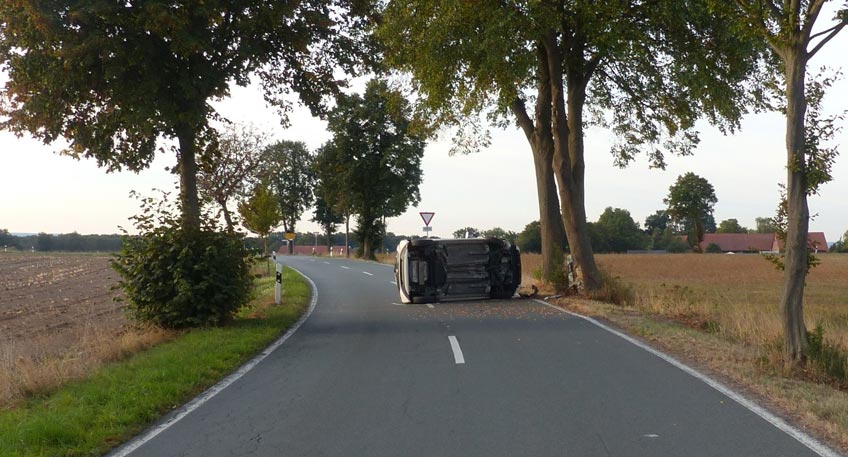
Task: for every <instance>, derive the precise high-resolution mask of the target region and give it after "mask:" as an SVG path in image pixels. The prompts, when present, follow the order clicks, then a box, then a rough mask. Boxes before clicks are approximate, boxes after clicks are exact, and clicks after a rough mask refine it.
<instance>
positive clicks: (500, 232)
mask: <svg viewBox="0 0 848 457" xmlns="http://www.w3.org/2000/svg"><path fill="white" fill-rule="evenodd" d="M480 236H482V237H483V238H499V239H502V240H507V241H509V242H510V243H514V242H515V240H516V239H517V238H518V234H517V233H515V232H513V231H511V230H510V231H506V230H504V229H502V228H500V227H495V228H490V229H489V230H483V232H482V233H480Z"/></svg>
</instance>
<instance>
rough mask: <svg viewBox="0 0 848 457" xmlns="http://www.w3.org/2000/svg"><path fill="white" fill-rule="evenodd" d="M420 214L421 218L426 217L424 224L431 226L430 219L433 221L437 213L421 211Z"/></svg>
mask: <svg viewBox="0 0 848 457" xmlns="http://www.w3.org/2000/svg"><path fill="white" fill-rule="evenodd" d="M418 214H420V215H421V219H424V225H426V226H427V227H429V226H430V221H432V220H433V216H435V215H436V213H430V212H420V213H418Z"/></svg>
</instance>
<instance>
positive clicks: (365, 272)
mask: <svg viewBox="0 0 848 457" xmlns="http://www.w3.org/2000/svg"><path fill="white" fill-rule="evenodd" d="M362 274H366V275H368V276H374V274H373V273H368V272H367V271H363V272H362Z"/></svg>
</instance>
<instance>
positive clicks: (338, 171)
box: [318, 79, 426, 258]
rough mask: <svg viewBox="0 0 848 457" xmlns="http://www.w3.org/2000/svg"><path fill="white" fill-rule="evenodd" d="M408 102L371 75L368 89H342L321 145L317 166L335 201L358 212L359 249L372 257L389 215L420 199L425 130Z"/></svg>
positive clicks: (352, 212) (397, 214)
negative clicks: (419, 126) (420, 129)
mask: <svg viewBox="0 0 848 457" xmlns="http://www.w3.org/2000/svg"><path fill="white" fill-rule="evenodd" d="M412 114H413V113H412V110H411V107H410V104H409V102H408V101H407V100H406V99H405V98H404V97H403V96H402V94H401V93H400V92H398V91H395V90H392V89H390V88H389V86H388V84H387V83H386V82H385V81H381V80H377V79H374V80H371V81H369V82H368V83H367V85H366V88H365V93H364V94H363V95H359V94H353V95H340V96H339V97H338V99H337V106H336V108H334V109H333V110H332V111H331V112H330V114H329V116H328V128H329V130H330V132H331V133H332V134H333V139H332V140H331V141H330V142H328V143H326V144H325V145H323V146H322V147H321V157H320V158H319V159H318V162H319V163H318V168H319V169H322V170H326V171H325V172H323V173H322V176H323V178H322V179H326V184H327V185H328V189H329V194H328V195H325V198H327V200H328V202H333V203H334V206H336V207H339V206H345V205H349V209H348V211H350V213H348V214H356V216H357V232H356V233H357V237H358V239H359V242H360V251H361V254H362V255H363V256H365V257H366V258H373V255H374V254H373V249H374V248H375V247H376V246H377V245H379V243H380V241H381V240H382V238H383V236H384V235H385V218H387V217H394V216H399V215H400V214H402V213H403V212H404V211H406V208H407V207H408V206H409V205H412V204H417V203H418V201H419V200H420V198H421V197H420V194H419V191H418V186H419V185H420V184H421V179H422V176H423V174H422V171H421V158H422V157H423V155H424V144H425V138H426V135H425V134H424V133H422V132H417V131H415V130H414V129H412V128H411V121H412Z"/></svg>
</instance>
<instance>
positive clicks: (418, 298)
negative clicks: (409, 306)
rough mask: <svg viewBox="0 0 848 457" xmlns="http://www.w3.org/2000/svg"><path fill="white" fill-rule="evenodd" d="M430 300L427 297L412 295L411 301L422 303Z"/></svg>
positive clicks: (417, 303)
mask: <svg viewBox="0 0 848 457" xmlns="http://www.w3.org/2000/svg"><path fill="white" fill-rule="evenodd" d="M431 301H432V300H430V299H429V298H428V297H412V303H415V304H416V305H423V304H424V303H430V302H431Z"/></svg>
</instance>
